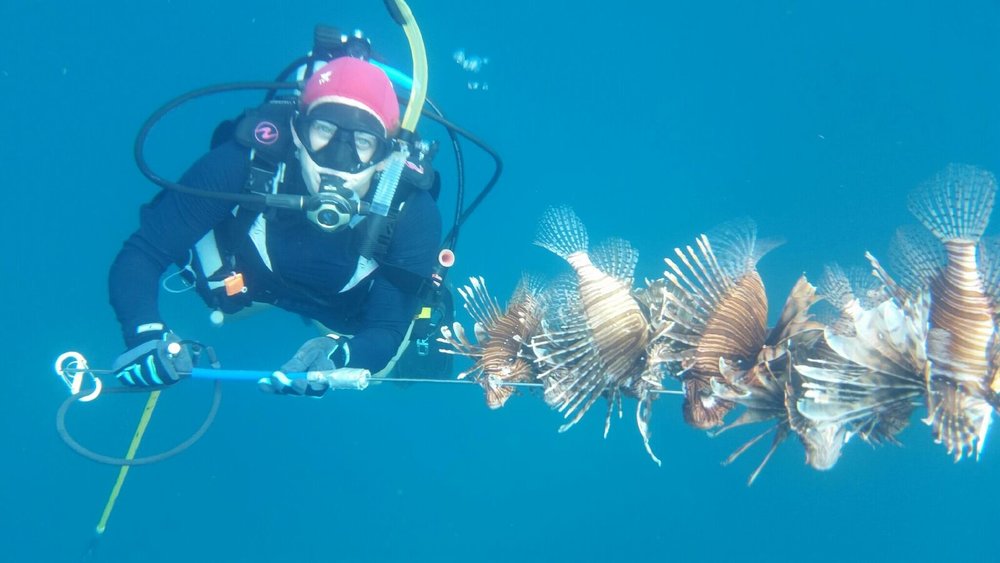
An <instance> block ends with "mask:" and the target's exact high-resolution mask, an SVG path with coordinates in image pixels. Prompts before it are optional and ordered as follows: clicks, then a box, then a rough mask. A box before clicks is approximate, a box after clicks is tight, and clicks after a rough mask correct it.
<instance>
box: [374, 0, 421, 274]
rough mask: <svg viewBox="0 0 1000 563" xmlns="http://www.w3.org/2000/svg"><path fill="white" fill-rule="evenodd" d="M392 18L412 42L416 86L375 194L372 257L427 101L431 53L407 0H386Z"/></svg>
mask: <svg viewBox="0 0 1000 563" xmlns="http://www.w3.org/2000/svg"><path fill="white" fill-rule="evenodd" d="M385 7H386V9H387V10H389V15H390V16H392V19H393V20H395V21H396V23H398V24H399V25H400V26H401V27H402V28H403V31H404V32H405V33H406V39H407V40H408V41H409V42H410V55H411V56H412V58H413V83H412V85H411V87H410V99H409V102H407V104H406V112H405V113H404V114H403V121H402V123H401V124H400V132H399V135H398V136H397V139H396V141H397V142H396V146H397V148H396V150H395V151H393V153H392V154H391V155H389V158H388V159H387V160H386V165H385V168H384V169H383V170H382V177H381V178H379V182H378V185H377V186H376V187H375V193H374V194H373V196H372V202H371V206H370V207H369V216H368V219H367V220H368V222H369V229H368V234H367V236H366V237H365V240H364V242H362V244H361V255H362V256H364V257H366V258H372V256H373V255H374V254H375V247H376V245H377V244H378V239H379V233H380V232H381V231H382V230H383V225H384V224H385V220H386V217H388V215H389V211H390V210H391V208H392V200H393V198H394V197H395V196H396V187H397V186H398V185H399V179H400V178H401V177H402V175H403V168H404V167H405V166H406V160H407V159H408V158H409V157H410V143H411V142H413V139H414V137H415V134H416V130H417V121H418V120H419V119H420V114H421V112H423V109H424V102H425V101H426V100H427V51H426V50H425V49H424V38H423V36H422V35H421V34H420V28H419V27H417V22H416V20H414V19H413V12H411V11H410V7H409V6H408V5H407V4H406V2H405V1H404V0H385Z"/></svg>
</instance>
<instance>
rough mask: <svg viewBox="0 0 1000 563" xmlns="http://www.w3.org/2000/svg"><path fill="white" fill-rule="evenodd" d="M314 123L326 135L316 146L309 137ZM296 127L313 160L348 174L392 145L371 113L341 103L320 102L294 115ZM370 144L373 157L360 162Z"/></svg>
mask: <svg viewBox="0 0 1000 563" xmlns="http://www.w3.org/2000/svg"><path fill="white" fill-rule="evenodd" d="M313 127H318V128H320V129H321V131H322V132H323V133H325V134H326V135H329V137H328V139H329V140H328V141H327V142H326V144H324V145H323V146H321V147H319V149H317V150H313V148H312V142H311V137H310V133H311V130H312V129H313ZM295 128H296V133H297V134H298V136H299V139H300V140H301V142H302V145H303V147H304V148H305V149H306V152H308V153H309V156H310V157H311V158H312V160H313V162H315V163H316V164H317V165H318V166H321V167H323V168H329V169H331V170H337V171H340V172H347V173H349V174H357V173H358V172H361V171H362V170H365V169H367V168H369V167H371V166H374V165H375V164H377V163H379V162H381V161H382V160H383V159H385V157H386V156H387V155H388V154H389V150H390V148H391V147H390V144H389V141H388V139H386V138H385V136H384V134H383V128H382V125H381V124H380V123H379V121H378V119H376V118H375V116H374V115H372V114H370V113H368V112H366V111H364V110H362V109H359V108H355V107H351V106H345V105H342V104H322V105H320V106H318V107H317V108H315V109H313V110H312V111H311V112H309V114H308V115H300V116H298V117H296V118H295ZM320 136H321V137H322V136H323V135H320ZM372 144H374V147H372V146H371V145H372ZM372 148H374V152H373V154H372V157H371V158H370V159H368V161H367V162H362V161H361V154H362V153H363V152H367V151H368V150H371V149H372Z"/></svg>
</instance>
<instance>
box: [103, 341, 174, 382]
mask: <svg viewBox="0 0 1000 563" xmlns="http://www.w3.org/2000/svg"><path fill="white" fill-rule="evenodd" d="M193 367H194V362H193V361H192V359H191V353H190V351H188V349H187V347H186V346H184V345H183V344H181V339H180V338H178V337H177V336H176V335H175V334H173V333H172V332H167V333H164V334H163V339H162V340H150V341H148V342H143V343H142V344H139V345H138V346H136V347H135V348H132V349H131V350H129V351H127V352H125V353H124V354H122V355H121V356H118V358H117V359H116V360H115V362H114V364H112V366H111V369H112V371H114V372H115V377H116V378H118V381H119V382H121V383H122V384H123V385H130V386H135V387H155V386H161V385H171V384H174V383H177V382H178V381H180V380H181V379H182V378H184V377H187V375H189V374H190V373H191V369H192V368H193Z"/></svg>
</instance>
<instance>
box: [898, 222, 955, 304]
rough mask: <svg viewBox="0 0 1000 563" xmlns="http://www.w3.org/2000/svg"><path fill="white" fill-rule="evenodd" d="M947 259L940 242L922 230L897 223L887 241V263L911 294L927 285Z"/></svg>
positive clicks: (925, 287) (938, 273)
mask: <svg viewBox="0 0 1000 563" xmlns="http://www.w3.org/2000/svg"><path fill="white" fill-rule="evenodd" d="M947 262H948V255H947V254H946V253H945V248H944V245H942V244H941V242H940V241H938V240H937V239H935V238H934V237H933V236H931V234H930V233H928V232H927V231H926V230H924V229H921V228H919V227H916V226H907V227H900V228H898V229H896V234H895V236H894V237H893V239H892V243H891V244H890V245H889V267H890V268H891V269H892V271H894V272H896V275H897V278H896V279H897V280H898V281H899V284H900V285H901V286H902V287H903V288H904V289H905V290H906V291H907V293H909V294H911V295H915V294H917V293H920V292H921V291H923V290H925V289H927V288H929V287H930V285H931V282H932V281H933V280H934V279H935V278H937V277H938V276H940V274H941V271H942V270H943V269H944V267H945V265H946V264H947Z"/></svg>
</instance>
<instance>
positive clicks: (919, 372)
mask: <svg viewBox="0 0 1000 563" xmlns="http://www.w3.org/2000/svg"><path fill="white" fill-rule="evenodd" d="M869 277H870V278H871V279H876V278H874V276H869ZM820 287H821V290H820V291H821V293H822V294H823V297H824V298H825V299H826V301H827V302H828V303H830V304H831V305H832V306H833V307H834V308H835V309H836V310H837V311H838V313H839V318H838V319H837V320H836V322H834V323H833V324H831V325H830V326H828V327H826V328H824V329H823V331H822V338H820V339H816V340H814V341H813V342H812V343H811V345H808V346H800V347H797V348H795V349H794V350H793V352H792V354H793V356H794V366H793V373H794V374H795V377H794V378H793V381H792V386H791V387H790V388H789V407H788V411H789V415H790V417H791V418H790V422H791V425H792V428H793V430H795V432H796V434H798V436H799V438H800V439H801V440H802V443H803V445H804V446H805V448H806V461H807V462H808V463H809V465H811V466H812V467H814V468H816V469H820V470H826V469H830V468H832V467H833V465H834V464H835V463H836V462H837V460H838V459H839V458H840V453H841V450H842V448H843V446H844V445H845V444H846V443H847V442H848V441H849V440H850V439H851V437H853V436H855V435H856V436H859V437H860V438H861V439H862V440H864V441H866V442H868V443H870V444H872V445H878V444H881V443H886V442H888V443H894V444H895V443H898V442H897V440H896V435H898V434H899V433H900V432H901V431H902V430H903V429H904V428H905V427H906V425H907V424H908V423H909V418H910V415H911V413H912V412H913V410H914V408H915V407H916V405H917V404H919V401H920V399H921V397H922V396H923V393H924V386H923V374H924V370H925V367H926V364H927V360H926V356H925V354H924V343H925V340H926V320H927V317H926V311H927V307H926V302H923V301H918V302H911V301H905V302H904V303H902V304H897V303H896V302H895V301H893V300H890V299H888V296H887V295H885V294H884V293H880V292H878V291H876V290H875V288H874V287H873V286H872V284H871V281H870V280H868V279H866V278H858V277H854V278H853V279H851V278H849V277H848V275H847V274H845V273H844V271H843V270H841V269H840V268H839V267H837V266H830V267H827V270H826V273H825V276H824V279H823V281H822V282H821V283H820Z"/></svg>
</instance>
